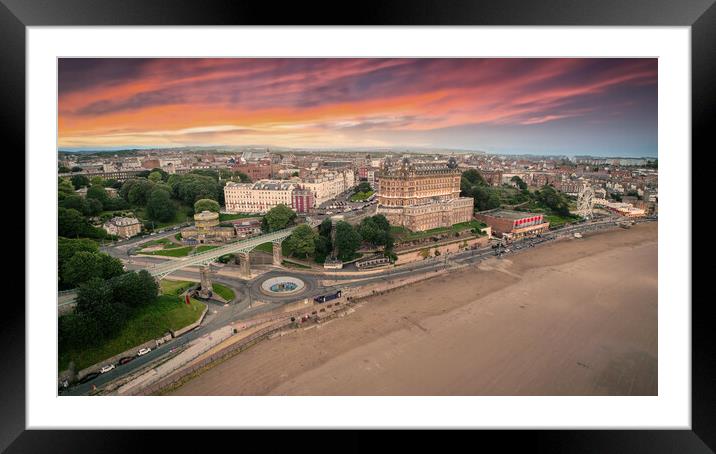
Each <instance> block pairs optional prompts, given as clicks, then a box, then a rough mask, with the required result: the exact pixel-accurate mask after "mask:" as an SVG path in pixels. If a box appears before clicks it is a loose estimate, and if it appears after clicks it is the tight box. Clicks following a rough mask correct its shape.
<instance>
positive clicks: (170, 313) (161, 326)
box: [58, 295, 204, 371]
mask: <svg viewBox="0 0 716 454" xmlns="http://www.w3.org/2000/svg"><path fill="white" fill-rule="evenodd" d="M190 302H191V304H189V305H187V304H185V303H184V301H183V300H182V298H181V297H179V296H177V295H161V296H159V297H158V298H157V300H156V301H155V302H154V303H152V304H150V305H148V306H146V307H143V308H140V309H138V310H137V312H136V313H135V314H134V315H133V316H132V317H131V318H130V319H129V320H128V321H127V324H126V325H125V326H124V328H122V330H121V331H120V332H119V333H118V334H117V335H116V336H115V337H114V338H112V339H108V340H106V341H105V342H103V343H102V344H100V345H97V346H93V347H86V348H82V349H78V348H77V347H74V348H72V349H67V350H64V351H60V352H59V358H58V359H59V370H65V369H67V366H68V364H69V362H70V360H73V361H74V362H75V367H76V370H77V371H79V370H82V369H84V368H86V367H89V366H91V365H93V364H96V363H99V362H101V361H102V360H104V359H106V358H110V357H112V356H114V355H117V354H119V353H121V352H123V351H125V350H128V349H131V348H133V347H136V346H137V345H140V344H142V343H144V342H147V341H148V340H152V339H157V338H159V337H161V336H163V335H164V334H165V333H167V332H168V331H169V330H177V329H179V328H183V327H184V326H187V325H189V324H191V323H194V322H195V321H196V320H197V319H198V318H199V316H200V315H201V313H202V311H203V310H204V304H203V303H200V302H199V301H196V300H194V299H192V300H190Z"/></svg>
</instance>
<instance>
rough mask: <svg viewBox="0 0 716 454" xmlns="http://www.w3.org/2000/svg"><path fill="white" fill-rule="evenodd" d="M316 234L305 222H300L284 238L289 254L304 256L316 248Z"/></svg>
mask: <svg viewBox="0 0 716 454" xmlns="http://www.w3.org/2000/svg"><path fill="white" fill-rule="evenodd" d="M317 237H318V235H317V234H316V233H315V232H314V231H313V229H312V228H311V227H310V226H309V225H307V224H301V225H299V226H298V227H296V229H295V230H294V231H293V233H291V236H289V237H288V238H286V240H285V241H286V242H285V244H286V249H287V250H288V252H289V253H290V254H291V255H294V256H296V257H302V258H305V257H307V256H308V255H311V254H313V253H314V252H315V250H316V239H317Z"/></svg>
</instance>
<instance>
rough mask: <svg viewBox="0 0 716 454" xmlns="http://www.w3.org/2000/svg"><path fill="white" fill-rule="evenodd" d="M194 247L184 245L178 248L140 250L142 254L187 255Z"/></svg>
mask: <svg viewBox="0 0 716 454" xmlns="http://www.w3.org/2000/svg"><path fill="white" fill-rule="evenodd" d="M192 249H194V247H193V246H182V247H176V248H169V249H162V250H159V251H147V252H144V251H139V254H141V255H162V256H164V257H186V256H187V255H189V252H191V251H192Z"/></svg>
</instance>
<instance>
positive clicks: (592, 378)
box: [173, 223, 658, 395]
mask: <svg viewBox="0 0 716 454" xmlns="http://www.w3.org/2000/svg"><path fill="white" fill-rule="evenodd" d="M657 391H658V388H657V224H656V223H650V224H647V225H638V226H634V227H632V228H631V229H629V230H623V229H618V230H615V231H611V232H604V233H596V234H588V235H585V237H584V238H583V239H581V240H577V239H568V240H564V241H561V242H559V243H554V244H550V245H545V246H543V247H539V248H534V249H530V250H528V251H526V252H523V253H520V254H518V255H514V256H512V257H508V258H503V259H499V260H498V259H490V260H488V261H486V262H483V263H482V264H481V265H479V266H472V267H470V268H467V269H465V270H460V271H455V272H453V273H450V274H448V275H446V276H443V277H439V278H435V279H431V280H427V281H424V282H421V283H419V284H415V285H412V286H409V287H406V288H403V289H399V290H397V291H394V292H391V293H388V294H386V295H382V296H377V297H372V298H370V299H369V300H366V302H365V303H364V304H363V305H361V306H360V307H358V308H357V309H356V312H355V313H353V314H351V315H349V316H347V317H344V318H340V319H336V320H335V321H331V322H329V323H327V324H325V325H323V326H320V327H319V328H315V329H311V330H300V331H296V332H293V333H291V334H289V335H286V336H283V337H280V338H276V339H273V340H268V341H265V342H263V343H261V344H259V345H257V346H256V347H253V348H251V349H249V350H247V351H246V352H243V353H241V354H239V355H237V356H235V357H233V358H231V359H230V360H228V361H226V362H224V363H222V364H219V365H218V366H216V367H214V368H212V369H210V370H209V371H207V372H205V373H204V374H202V375H200V376H199V377H197V378H195V379H193V380H191V381H189V382H188V383H186V384H185V385H184V386H182V387H180V388H178V389H176V390H175V391H174V392H173V394H175V395H656V394H657Z"/></svg>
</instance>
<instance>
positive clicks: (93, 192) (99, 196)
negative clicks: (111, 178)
mask: <svg viewBox="0 0 716 454" xmlns="http://www.w3.org/2000/svg"><path fill="white" fill-rule="evenodd" d="M87 198H88V199H96V200H99V201H100V202H102V204H103V205H104V203H105V202H107V199H109V196H108V195H107V191H105V190H104V186H102V185H96V184H95V185H92V187H90V188H89V189H88V190H87Z"/></svg>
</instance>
